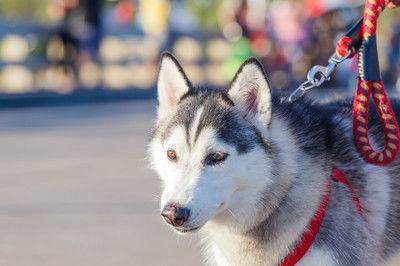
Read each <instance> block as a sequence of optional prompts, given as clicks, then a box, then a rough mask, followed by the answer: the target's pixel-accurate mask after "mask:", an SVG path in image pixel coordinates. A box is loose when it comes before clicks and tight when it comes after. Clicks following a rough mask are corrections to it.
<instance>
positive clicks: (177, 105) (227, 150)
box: [149, 54, 400, 265]
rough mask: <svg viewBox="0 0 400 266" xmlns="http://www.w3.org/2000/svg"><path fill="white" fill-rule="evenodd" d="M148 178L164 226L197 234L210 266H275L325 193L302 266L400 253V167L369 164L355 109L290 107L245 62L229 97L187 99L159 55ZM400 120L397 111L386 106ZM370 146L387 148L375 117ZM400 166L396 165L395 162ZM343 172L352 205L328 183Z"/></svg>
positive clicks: (374, 261)
mask: <svg viewBox="0 0 400 266" xmlns="http://www.w3.org/2000/svg"><path fill="white" fill-rule="evenodd" d="M158 99H159V107H158V119H157V127H156V129H155V130H154V133H153V135H152V137H151V140H150V145H149V153H150V160H151V162H152V167H153V168H154V169H155V171H156V172H157V174H158V175H159V177H160V179H161V181H162V184H163V192H162V197H161V215H162V216H163V218H164V220H165V221H166V222H167V223H168V224H169V225H171V227H172V228H173V229H174V230H176V231H177V232H179V233H181V234H186V233H189V232H194V231H200V233H202V234H203V235H204V237H205V243H206V244H205V252H206V253H207V258H208V259H207V260H208V263H210V264H212V265H215V264H218V265H278V264H279V263H280V262H281V261H282V260H283V259H284V258H285V257H286V256H287V255H288V254H289V253H290V252H291V251H292V250H293V248H294V247H295V246H296V245H297V243H299V241H300V238H301V236H302V235H303V233H304V232H305V230H306V228H307V227H308V224H309V222H310V220H311V219H312V217H313V216H314V214H315V212H316V211H317V209H318V207H319V206H320V204H321V199H322V197H323V195H324V193H325V191H326V189H327V184H328V182H330V183H331V190H330V194H329V200H328V205H327V208H326V212H325V216H324V218H323V221H322V225H321V227H320V228H319V231H318V234H317V235H316V237H315V239H314V241H313V242H312V245H311V247H310V248H309V250H308V251H307V253H306V254H305V255H304V256H303V257H302V259H301V260H300V261H299V263H298V265H382V264H384V263H385V262H386V261H387V259H388V258H389V257H391V256H392V255H393V254H395V253H397V252H398V251H399V250H400V159H396V161H395V162H393V163H392V164H391V165H389V166H387V167H380V166H375V165H372V164H369V163H366V162H365V161H364V160H363V159H362V157H361V156H360V154H359V153H358V151H357V149H356V147H355V145H354V141H353V136H352V102H351V100H342V101H334V102H330V103H318V102H311V101H309V100H305V99H301V100H299V101H297V102H295V103H288V102H287V101H285V98H284V97H283V96H281V95H279V94H275V93H271V89H270V86H269V84H268V81H267V78H266V76H265V74H264V70H263V68H262V66H261V64H260V63H259V62H258V61H257V60H256V59H248V60H247V61H245V62H244V63H243V65H242V66H241V67H240V69H239V70H238V72H237V74H236V76H235V78H234V80H233V81H232V83H231V85H230V87H229V88H228V89H227V90H211V89H199V88H194V87H193V86H192V85H191V83H190V81H189V80H188V78H187V77H186V75H185V73H184V72H183V70H182V67H181V66H180V65H179V64H178V62H177V61H176V59H174V57H173V56H172V55H170V54H164V55H163V57H162V60H161V67H160V73H159V77H158ZM392 107H393V109H394V111H395V113H396V116H397V119H398V120H400V105H399V104H398V102H392ZM371 110H372V111H371V112H370V116H369V121H368V122H369V136H370V140H371V142H372V144H373V145H374V147H375V148H376V149H381V148H382V147H384V144H385V138H384V135H383V134H382V128H381V125H380V121H379V118H378V116H377V115H376V112H374V108H373V107H371ZM398 158H400V156H399V157H398ZM334 168H338V169H340V170H341V171H342V172H343V174H344V175H345V177H346V178H347V179H348V181H349V183H350V184H351V187H352V188H353V190H354V191H355V193H356V194H357V196H358V198H359V200H360V203H361V206H362V212H363V215H362V216H361V215H359V214H358V212H357V209H356V207H355V205H354V202H353V198H352V194H351V192H350V191H349V188H348V187H347V186H346V185H343V184H342V183H339V182H335V181H333V180H332V179H331V174H332V169H334Z"/></svg>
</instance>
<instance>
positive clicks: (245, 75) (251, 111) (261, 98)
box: [228, 58, 271, 127]
mask: <svg viewBox="0 0 400 266" xmlns="http://www.w3.org/2000/svg"><path fill="white" fill-rule="evenodd" d="M228 96H229V98H230V99H231V100H232V101H233V103H234V104H235V106H236V108H238V109H239V112H240V113H241V114H242V116H243V118H244V119H246V120H248V121H250V122H256V123H257V124H258V125H259V126H262V127H267V126H268V124H269V123H270V120H271V89H270V86H269V84H268V81H267V78H266V76H265V73H264V69H263V67H262V65H261V64H260V62H258V60H257V59H255V58H249V59H247V60H246V61H245V62H244V63H243V64H242V66H241V67H240V68H239V70H238V72H237V73H236V76H235V78H234V79H233V81H232V83H231V86H230V88H229V89H228Z"/></svg>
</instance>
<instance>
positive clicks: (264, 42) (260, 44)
mask: <svg viewBox="0 0 400 266" xmlns="http://www.w3.org/2000/svg"><path fill="white" fill-rule="evenodd" d="M268 48H269V47H268V39H267V38H266V36H265V35H264V34H263V33H261V32H258V33H255V34H253V35H252V36H251V37H250V49H251V51H252V52H253V53H254V54H256V55H258V56H265V55H266V54H267V52H268Z"/></svg>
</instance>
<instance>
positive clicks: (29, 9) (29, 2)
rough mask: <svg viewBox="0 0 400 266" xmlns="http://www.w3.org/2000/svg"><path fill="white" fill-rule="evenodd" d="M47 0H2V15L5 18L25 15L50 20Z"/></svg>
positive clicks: (0, 9) (40, 19)
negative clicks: (47, 11)
mask: <svg viewBox="0 0 400 266" xmlns="http://www.w3.org/2000/svg"><path fill="white" fill-rule="evenodd" d="M46 7H47V1H46V0H0V15H1V16H2V17H5V18H12V17H18V18H21V17H24V18H29V19H34V20H37V21H40V22H45V21H47V20H48V17H47V14H46Z"/></svg>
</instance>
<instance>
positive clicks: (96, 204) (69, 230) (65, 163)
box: [0, 101, 201, 266]
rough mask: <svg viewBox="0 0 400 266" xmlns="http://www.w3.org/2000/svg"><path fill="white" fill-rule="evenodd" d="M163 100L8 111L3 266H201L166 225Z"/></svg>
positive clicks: (3, 152)
mask: <svg viewBox="0 0 400 266" xmlns="http://www.w3.org/2000/svg"><path fill="white" fill-rule="evenodd" d="M154 109H155V102H154V101H136V102H135V101H134V102H124V103H106V104H90V105H83V106H68V107H46V108H31V109H14V110H1V111H0V236H1V237H0V265H6V266H14V265H15V266H17V265H18V266H21V265H32V266H34V265H40V266H45V265H51V266H58V265H68V266H70V265H79V266H81V265H96V266H102V265H113V266H117V265H121V266H129V265H200V262H201V256H200V255H199V252H198V250H199V247H198V245H197V240H196V239H193V238H187V237H178V236H176V235H175V234H174V233H172V232H170V230H169V229H168V228H167V227H166V226H165V225H164V224H163V223H162V222H161V218H160V216H159V211H158V199H157V195H158V193H159V184H158V180H157V179H156V177H155V175H154V174H153V173H152V172H151V171H150V170H148V169H147V167H146V159H145V144H146V140H147V136H148V132H149V131H150V129H151V126H152V122H153V119H154V115H153V114H154Z"/></svg>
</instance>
